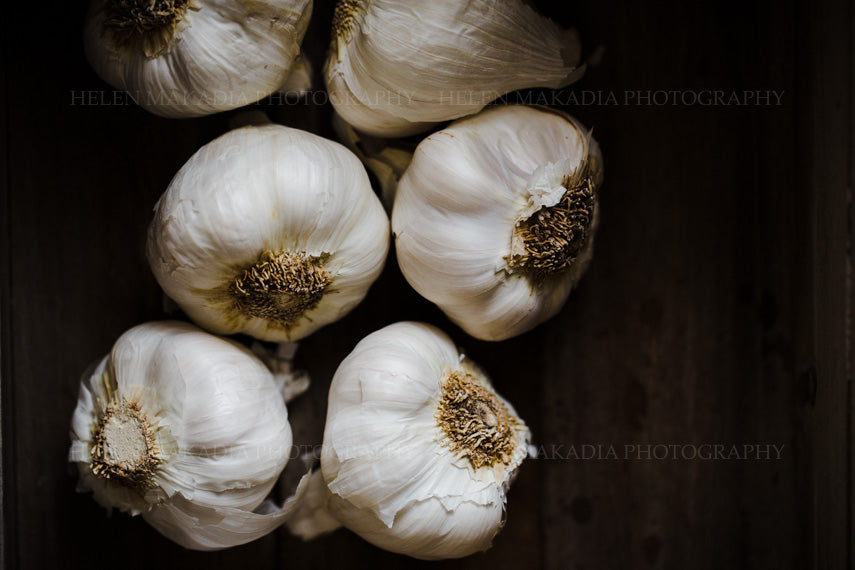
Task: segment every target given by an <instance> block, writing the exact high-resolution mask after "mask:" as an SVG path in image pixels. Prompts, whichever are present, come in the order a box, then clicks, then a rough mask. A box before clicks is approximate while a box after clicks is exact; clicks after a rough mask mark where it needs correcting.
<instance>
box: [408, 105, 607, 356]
mask: <svg viewBox="0 0 855 570" xmlns="http://www.w3.org/2000/svg"><path fill="white" fill-rule="evenodd" d="M601 182H602V157H601V155H600V150H599V146H598V145H597V143H596V142H595V141H594V140H593V139H592V138H591V135H590V133H589V132H587V131H586V130H585V129H584V128H583V127H582V126H581V125H579V124H578V123H577V122H576V121H575V120H573V119H572V118H570V117H569V116H567V115H565V114H563V113H560V112H558V111H554V110H552V109H548V108H545V107H526V106H521V105H512V106H497V107H493V108H489V109H487V110H484V111H482V112H481V113H479V114H478V115H476V116H474V117H470V118H467V119H462V120H460V121H457V122H455V123H453V124H452V125H450V126H449V127H448V128H446V129H443V130H441V131H439V132H437V133H434V134H432V135H430V136H429V137H427V138H426V139H425V140H423V141H422V142H421V143H420V144H419V146H418V147H417V149H416V152H415V156H414V157H413V161H412V163H411V164H410V166H409V167H408V168H407V171H406V172H405V173H404V176H403V177H402V178H401V181H400V183H399V185H398V189H397V195H396V197H395V205H394V209H393V212H392V229H393V233H394V235H395V246H396V250H397V255H398V264H399V265H400V267H401V271H402V272H403V274H404V276H405V277H406V279H407V281H408V282H409V283H410V285H412V286H413V288H414V289H415V290H416V291H418V292H419V293H420V294H421V295H422V296H423V297H425V298H426V299H428V300H430V301H432V302H433V303H435V304H436V305H437V306H439V308H440V309H442V311H443V312H444V313H445V314H446V315H447V316H448V317H449V318H450V319H451V320H453V321H454V322H455V323H457V324H458V325H459V326H460V327H462V328H463V329H464V330H465V331H466V332H468V333H469V334H471V335H472V336H475V337H477V338H480V339H483V340H503V339H506V338H510V337H512V336H515V335H518V334H521V333H523V332H526V331H528V330H530V329H531V328H533V327H535V326H536V325H538V324H540V323H541V322H543V321H545V320H547V319H548V318H550V317H552V316H553V315H555V314H556V313H557V312H558V311H559V310H560V309H561V307H562V306H563V304H564V302H565V300H566V299H567V296H568V295H569V293H570V290H571V289H572V288H573V287H574V286H575V284H576V283H577V281H578V280H579V278H580V277H581V275H582V273H583V272H584V271H585V269H586V268H587V266H588V263H589V262H590V259H591V256H592V254H593V234H594V231H595V229H596V225H597V216H598V206H597V203H598V200H597V188H598V187H599V185H600V184H601Z"/></svg>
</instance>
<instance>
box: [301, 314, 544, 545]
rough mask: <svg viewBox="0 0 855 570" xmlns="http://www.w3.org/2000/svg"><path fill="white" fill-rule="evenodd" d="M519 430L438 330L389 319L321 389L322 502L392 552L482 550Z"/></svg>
mask: <svg viewBox="0 0 855 570" xmlns="http://www.w3.org/2000/svg"><path fill="white" fill-rule="evenodd" d="M528 438H529V431H528V428H526V426H525V424H524V423H523V421H522V420H521V419H520V418H518V417H517V415H516V412H515V411H514V409H513V407H512V406H511V405H510V404H509V403H508V402H506V401H505V400H504V399H502V397H501V396H499V395H498V394H496V392H495V391H494V390H493V388H492V386H491V385H490V382H489V380H488V379H487V378H486V376H485V375H484V374H483V373H482V372H481V371H480V369H479V368H477V367H476V366H475V365H474V364H472V363H471V362H470V361H468V360H466V359H465V358H464V357H463V356H462V355H460V354H459V353H458V351H457V349H456V347H455V346H454V344H453V343H452V342H451V340H450V339H449V338H448V337H447V336H446V335H445V334H443V333H442V332H441V331H439V330H438V329H436V328H434V327H432V326H429V325H425V324H422V323H414V322H401V323H396V324H393V325H389V326H387V327H385V328H383V329H381V330H379V331H377V332H375V333H373V334H370V335H368V336H367V337H366V338H364V339H363V340H362V341H361V342H359V344H357V346H356V348H355V349H354V350H353V352H351V353H350V355H348V356H347V358H345V360H344V361H343V362H342V363H341V365H340V366H339V367H338V370H336V373H335V377H334V378H333V381H332V385H331V386H330V393H329V407H328V410H327V423H326V428H325V432H324V444H323V449H322V454H321V468H322V474H323V479H324V481H325V482H326V485H327V488H328V491H329V492H328V494H327V498H326V505H325V508H326V509H327V512H328V513H330V514H331V515H332V516H333V517H334V518H335V519H337V520H339V521H340V522H341V523H343V524H344V526H346V527H347V528H349V529H350V530H352V531H353V532H355V533H357V534H359V535H360V536H362V537H363V538H364V539H366V540H367V541H369V542H371V543H373V544H374V545H376V546H379V547H381V548H384V549H386V550H390V551H392V552H398V553H402V554H407V555H409V556H413V557H416V558H422V559H440V558H459V557H462V556H467V555H469V554H472V553H474V552H478V551H482V550H486V549H487V548H489V547H490V544H491V542H492V539H493V537H494V536H495V534H496V533H497V532H498V531H499V530H500V529H501V527H502V523H503V514H504V506H505V493H506V491H507V489H508V487H509V486H510V483H511V480H512V478H513V477H514V475H515V473H516V471H517V469H518V467H519V465H520V463H521V462H522V460H523V459H524V458H525V456H526V454H527V453H528ZM309 487H311V485H309ZM297 523H299V521H289V523H288V524H289V525H290V526H291V527H292V530H293V529H294V527H295V526H296V525H297ZM325 528H329V525H327V526H326V527H325ZM304 536H305V535H304Z"/></svg>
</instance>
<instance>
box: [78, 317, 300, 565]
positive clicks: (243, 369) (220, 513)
mask: <svg viewBox="0 0 855 570" xmlns="http://www.w3.org/2000/svg"><path fill="white" fill-rule="evenodd" d="M71 439H72V444H71V448H70V450H69V461H70V462H72V463H75V464H76V466H77V469H78V473H79V476H80V479H79V484H78V491H81V492H83V491H91V492H92V493H93V496H94V498H95V500H96V501H97V502H98V503H99V504H101V505H102V506H104V507H107V508H108V509H111V508H117V509H119V510H121V511H123V512H127V513H129V514H131V515H142V516H143V518H144V519H145V520H146V521H147V522H148V523H149V524H151V525H152V526H153V527H154V528H155V529H157V530H158V531H159V532H161V533H162V534H163V535H164V536H166V537H167V538H170V539H172V540H174V541H175V542H178V543H179V544H181V545H183V546H185V547H186V548H191V549H196V550H216V549H221V548H227V547H230V546H235V545H238V544H244V543H246V542H249V541H251V540H254V539H256V538H259V537H261V536H263V535H265V534H267V533H269V532H270V531H272V530H273V529H274V528H276V527H278V526H279V525H281V524H282V523H283V522H284V520H285V518H286V517H287V516H288V514H289V513H290V512H291V510H292V509H293V503H292V502H286V504H285V505H283V506H282V507H276V506H275V505H273V503H272V502H270V501H267V500H266V497H267V495H268V493H269V492H270V490H271V488H272V487H273V485H274V483H275V482H276V480H277V479H278V477H279V474H280V473H281V471H282V469H283V468H284V467H285V464H286V463H287V461H288V459H289V456H290V452H291V442H292V439H291V428H290V426H289V424H288V412H287V410H286V408H285V404H284V402H283V401H282V399H281V397H280V393H279V387H278V385H277V383H276V382H275V380H274V378H273V375H272V374H271V372H270V371H269V370H267V368H266V367H265V366H264V365H263V364H262V363H261V362H260V361H259V360H258V359H257V358H255V357H254V356H253V355H252V353H251V352H249V351H248V350H247V349H246V348H244V347H242V346H241V345H239V344H237V343H235V342H234V341H230V340H227V339H223V338H219V337H216V336H213V335H210V334H208V333H205V332H203V331H201V330H200V329H198V328H197V327H195V326H193V325H190V324H189V323H181V322H176V321H165V322H152V323H146V324H143V325H139V326H137V327H134V328H132V329H130V330H129V331H127V332H126V333H125V334H123V335H122V336H121V337H119V339H118V340H117V341H116V343H115V345H114V346H113V349H112V350H111V352H110V354H109V355H108V356H106V357H105V358H103V359H102V360H101V361H99V362H98V364H97V365H96V366H95V367H93V369H92V370H91V372H88V373H87V374H86V375H84V378H83V382H82V384H81V388H80V395H79V398H78V403H77V407H76V409H75V411H74V414H73V417H72V427H71Z"/></svg>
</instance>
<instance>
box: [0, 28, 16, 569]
mask: <svg viewBox="0 0 855 570" xmlns="http://www.w3.org/2000/svg"><path fill="white" fill-rule="evenodd" d="M8 27H9V23H8V19H4V20H3V24H2V28H3V34H2V39H0V61H3V62H4V65H3V66H2V67H0V137H2V139H0V457H2V462H0V566H2V567H3V568H12V567H13V566H12V561H13V560H15V556H16V555H15V551H16V550H15V549H16V540H15V525H10V524H8V522H7V521H9V520H13V519H11V518H9V517H8V513H13V512H14V511H15V507H14V504H15V494H16V492H15V483H14V480H13V479H12V474H13V469H12V466H13V463H12V457H13V456H14V451H13V447H12V441H11V438H9V437H8V434H10V433H11V432H12V431H11V430H12V428H13V426H14V418H13V416H12V414H11V410H10V409H8V408H9V406H8V405H7V404H6V402H8V401H10V400H11V390H12V382H11V381H10V380H11V377H12V376H11V371H12V346H13V345H12V335H11V334H10V331H11V316H12V305H11V300H10V295H9V284H10V275H9V271H10V269H11V267H10V262H9V253H10V243H9V233H10V232H9V226H10V222H11V217H10V215H9V201H10V196H11V194H10V192H9V184H8V182H9V170H8V152H9V142H8V137H9V131H8V129H7V120H6V116H7V109H8V107H7V106H6V92H7V89H8V86H7V82H6V66H5V62H6V61H7V53H8V45H7V38H8Z"/></svg>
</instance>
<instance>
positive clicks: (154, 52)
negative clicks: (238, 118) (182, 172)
mask: <svg viewBox="0 0 855 570" xmlns="http://www.w3.org/2000/svg"><path fill="white" fill-rule="evenodd" d="M311 14H312V1H311V0H262V1H260V2H255V1H254V2H248V1H246V0H93V1H92V3H91V5H90V10H89V14H88V15H87V19H86V26H85V30H84V47H85V51H86V56H87V59H88V60H89V63H90V64H91V65H92V67H93V68H94V69H95V71H96V72H97V73H98V75H99V76H101V78H102V79H104V80H105V81H106V82H107V83H109V84H110V85H112V86H113V87H115V88H116V89H121V90H124V91H127V92H128V93H129V94H130V96H131V98H132V99H134V100H135V101H136V102H137V103H138V104H139V105H141V106H142V107H143V108H145V109H146V110H148V111H150V112H152V113H154V114H156V115H160V116H163V117H169V118H182V117H197V116H201V115H208V114H211V113H217V112H220V111H225V110H229V109H235V108H237V107H242V106H244V105H249V104H251V103H255V102H256V101H258V100H260V99H262V98H264V97H266V96H267V95H270V94H271V93H273V92H274V91H276V90H277V89H278V88H279V87H280V86H281V85H283V84H285V85H287V86H288V87H290V88H293V89H295V90H298V91H305V90H307V89H308V85H307V83H306V79H307V77H308V75H307V74H306V67H305V64H304V63H303V62H301V61H300V43H301V42H302V39H303V36H304V35H305V33H306V28H307V27H308V24H309V19H310V17H311ZM291 75H294V77H293V78H292V79H291V81H290V82H289V76H291Z"/></svg>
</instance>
